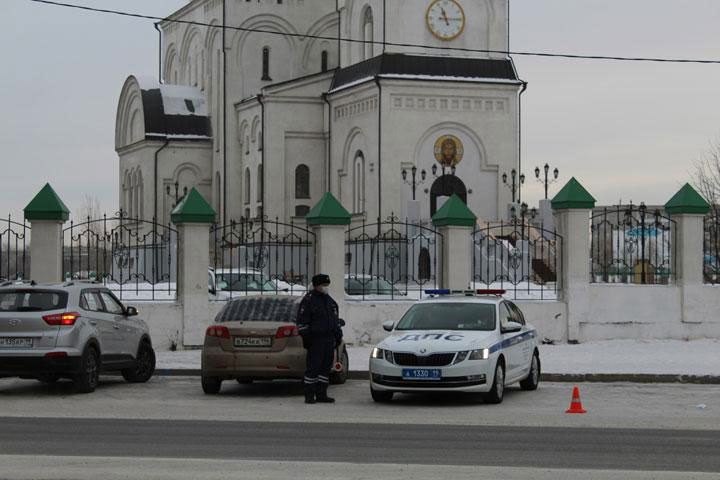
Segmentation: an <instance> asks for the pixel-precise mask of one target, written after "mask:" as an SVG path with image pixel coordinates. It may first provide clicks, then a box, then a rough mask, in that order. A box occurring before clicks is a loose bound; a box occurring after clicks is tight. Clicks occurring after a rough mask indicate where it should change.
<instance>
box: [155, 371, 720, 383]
mask: <svg viewBox="0 0 720 480" xmlns="http://www.w3.org/2000/svg"><path fill="white" fill-rule="evenodd" d="M155 375H156V376H159V377H199V376H200V369H193V368H159V369H157V370H155ZM368 376H369V373H368V371H367V370H351V371H350V372H349V373H348V380H367V379H368ZM540 380H542V381H543V382H554V383H619V382H623V383H684V384H695V385H720V376H713V375H672V374H652V373H543V374H542V375H541V376H540Z"/></svg>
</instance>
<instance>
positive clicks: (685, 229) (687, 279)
mask: <svg viewBox="0 0 720 480" xmlns="http://www.w3.org/2000/svg"><path fill="white" fill-rule="evenodd" d="M665 211H666V212H668V214H670V216H671V217H672V219H673V220H675V222H676V223H675V224H676V228H677V235H676V237H675V240H676V242H677V245H676V246H675V247H674V248H673V251H672V253H671V255H675V256H676V258H675V268H676V272H675V278H676V282H677V285H678V286H679V287H681V289H682V293H681V295H682V299H683V302H682V321H683V322H685V321H686V319H687V318H688V317H690V318H702V315H692V313H691V312H688V310H691V309H693V307H694V306H697V305H700V304H702V302H703V299H702V297H701V296H699V297H698V298H693V292H699V288H698V287H699V286H701V285H702V284H703V283H704V279H703V263H704V258H703V251H704V248H703V247H704V240H705V229H704V219H705V215H707V213H708V212H709V211H710V205H709V204H708V202H706V201H705V199H704V198H702V197H701V196H700V194H699V193H697V191H695V189H694V188H692V187H691V186H690V184H688V183H686V184H685V186H683V187H682V188H681V189H680V190H679V191H678V192H677V193H676V194H675V195H674V196H673V197H672V198H671V199H670V200H669V201H668V202H667V203H666V204H665Z"/></svg>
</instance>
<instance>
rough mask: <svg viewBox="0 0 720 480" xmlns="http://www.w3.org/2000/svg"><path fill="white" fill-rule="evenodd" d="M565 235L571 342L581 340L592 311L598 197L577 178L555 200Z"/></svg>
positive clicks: (563, 278) (563, 281)
mask: <svg viewBox="0 0 720 480" xmlns="http://www.w3.org/2000/svg"><path fill="white" fill-rule="evenodd" d="M552 207H553V210H554V211H555V216H556V220H557V230H558V232H559V233H560V235H562V236H563V238H564V240H563V252H562V264H561V267H562V276H561V277H560V278H559V280H560V288H561V289H562V295H563V297H562V298H563V300H565V303H566V304H567V339H568V342H571V343H575V342H578V341H579V340H580V322H581V321H582V320H583V319H584V318H587V316H588V312H589V309H590V235H589V232H590V212H591V211H592V209H593V208H594V207H595V198H593V196H592V195H590V193H588V191H587V190H585V188H584V187H583V186H582V185H581V184H580V182H578V181H577V180H576V179H575V178H574V177H573V178H571V179H570V181H569V182H568V183H567V184H566V185H565V186H564V187H563V188H562V190H560V192H558V194H557V195H556V196H555V198H553V200H552Z"/></svg>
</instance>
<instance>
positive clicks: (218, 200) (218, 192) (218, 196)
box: [215, 172, 222, 216]
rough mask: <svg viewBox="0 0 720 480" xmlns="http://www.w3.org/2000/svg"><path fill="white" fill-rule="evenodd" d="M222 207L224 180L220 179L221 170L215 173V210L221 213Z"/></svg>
mask: <svg viewBox="0 0 720 480" xmlns="http://www.w3.org/2000/svg"><path fill="white" fill-rule="evenodd" d="M221 207H222V180H221V179H220V172H216V173H215V212H216V213H217V215H218V216H219V215H220V208H221Z"/></svg>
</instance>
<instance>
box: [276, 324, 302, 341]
mask: <svg viewBox="0 0 720 480" xmlns="http://www.w3.org/2000/svg"><path fill="white" fill-rule="evenodd" d="M298 335H300V331H299V330H298V328H297V327H296V326H295V325H291V326H288V327H280V328H278V330H277V333H276V334H275V338H288V337H297V336H298Z"/></svg>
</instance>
